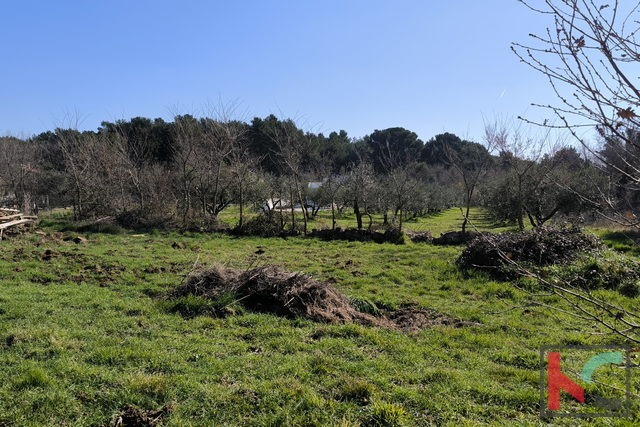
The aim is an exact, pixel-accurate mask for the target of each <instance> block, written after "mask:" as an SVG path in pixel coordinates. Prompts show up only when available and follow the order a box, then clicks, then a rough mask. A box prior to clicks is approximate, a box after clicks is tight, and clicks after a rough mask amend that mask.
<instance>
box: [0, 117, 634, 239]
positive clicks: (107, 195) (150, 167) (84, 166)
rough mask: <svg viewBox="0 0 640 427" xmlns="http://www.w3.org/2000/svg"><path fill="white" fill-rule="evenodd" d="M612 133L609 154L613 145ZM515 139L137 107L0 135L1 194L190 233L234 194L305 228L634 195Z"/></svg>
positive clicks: (553, 206) (550, 208) (582, 164)
mask: <svg viewBox="0 0 640 427" xmlns="http://www.w3.org/2000/svg"><path fill="white" fill-rule="evenodd" d="M615 143H616V141H615V140H608V142H607V144H605V148H604V149H603V150H602V152H601V153H602V154H603V155H605V156H606V155H607V153H609V154H610V155H611V156H615V155H617V154H612V153H618V152H617V151H616V150H612V149H610V147H611V146H613V145H615ZM519 144H520V141H519V140H518V139H517V138H516V139H513V138H512V137H510V136H509V135H507V134H506V133H504V132H503V133H500V132H493V133H492V132H487V137H486V138H485V140H484V141H483V143H478V142H473V141H466V140H463V139H461V138H459V137H457V136H456V135H453V134H450V133H443V134H440V135H436V136H434V137H433V138H431V139H430V140H429V141H427V142H426V143H425V142H423V141H422V140H420V139H419V138H418V136H417V135H416V133H414V132H411V131H409V130H407V129H404V128H400V127H396V128H389V129H383V130H375V131H374V132H372V133H371V134H370V135H366V136H364V137H361V138H351V137H349V136H348V134H347V132H346V131H344V130H341V131H339V132H331V133H330V134H329V135H328V136H327V135H324V134H323V133H313V132H311V131H307V130H304V129H301V128H300V127H299V126H298V125H297V124H296V122H294V121H293V120H291V119H284V120H283V119H279V118H277V117H276V116H274V115H270V116H268V117H266V118H264V119H262V118H257V117H256V118H254V119H253V120H252V121H251V122H250V123H246V122H243V121H238V120H227V119H221V118H208V117H202V118H196V117H193V116H191V115H180V116H176V117H174V119H173V121H172V122H166V121H164V120H162V119H154V120H151V119H148V118H142V117H136V118H133V119H130V120H118V121H116V122H102V124H101V126H100V127H99V128H98V129H97V130H96V131H84V132H79V131H77V130H74V129H61V128H57V129H55V130H53V131H48V132H44V133H41V134H40V135H36V136H33V137H32V138H29V139H27V140H23V139H18V138H14V137H3V138H0V203H2V204H4V205H10V206H16V207H18V208H20V209H22V210H23V211H25V212H30V211H34V210H35V211H37V210H40V209H46V208H52V207H61V206H72V207H73V212H74V217H75V219H77V220H96V219H100V218H107V217H108V218H111V219H112V220H113V221H116V222H117V223H119V224H121V225H123V226H127V227H133V228H145V227H161V228H181V229H193V228H195V229H211V228H215V227H216V226H218V222H217V215H218V214H219V213H220V212H222V211H223V210H224V209H225V208H227V207H228V206H230V205H232V204H233V205H237V206H239V207H240V217H239V224H238V228H239V230H240V231H241V230H242V229H243V227H245V226H246V224H245V219H244V215H245V214H246V213H247V212H249V211H252V212H253V211H256V210H257V211H263V212H265V213H267V214H269V215H271V216H274V215H276V214H277V215H278V221H279V222H280V225H281V226H282V228H286V229H288V230H290V231H293V232H295V231H298V230H299V231H306V230H307V222H308V220H309V218H311V217H312V216H313V215H315V214H316V213H317V211H318V209H319V208H321V207H324V208H327V209H328V208H330V209H331V211H332V213H333V215H334V218H335V216H336V215H338V214H340V213H341V211H342V210H343V209H344V208H346V207H348V208H351V209H353V210H354V211H355V213H356V217H357V224H354V225H357V226H358V228H362V227H363V226H366V221H365V222H364V224H363V217H365V218H366V217H367V216H369V215H371V214H372V213H379V214H383V215H384V218H385V221H386V222H387V223H388V224H389V227H399V228H401V227H402V222H403V221H404V220H406V218H408V217H410V216H416V215H421V214H424V213H427V212H430V211H438V210H441V209H445V208H449V207H451V206H456V205H459V206H465V207H467V208H468V207H469V206H471V205H472V204H473V205H482V206H485V207H487V208H488V209H489V210H490V212H492V214H493V215H494V216H495V217H496V219H501V220H509V221H519V223H520V224H521V225H522V226H523V225H524V222H525V221H530V222H531V223H532V224H534V225H536V226H537V225H541V224H543V223H544V222H546V221H548V220H549V219H550V218H551V217H554V216H555V215H557V214H561V215H565V216H568V217H569V216H576V215H581V216H586V215H587V214H589V213H590V212H593V211H594V209H599V208H603V205H602V200H607V203H610V202H611V201H614V203H618V204H620V203H628V204H634V203H637V202H635V200H638V198H637V197H636V196H637V195H636V194H635V193H633V192H625V191H622V190H621V188H623V187H620V186H617V187H616V194H608V195H603V194H596V193H595V190H594V189H595V188H602V186H600V185H597V186H596V185H593V183H594V182H597V183H601V182H603V180H606V179H611V177H613V179H615V176H616V174H615V171H612V170H607V169H605V168H603V167H600V163H599V162H597V161H594V160H592V159H588V158H586V156H584V155H581V154H580V153H578V152H577V151H576V150H575V149H574V148H571V147H563V148H558V149H556V150H554V151H553V152H543V151H542V150H538V151H536V150H531V149H529V150H527V151H519ZM532 153H533V154H532ZM310 183H311V184H310ZM590 183H591V184H590ZM598 206H600V207H598ZM605 207H606V206H605ZM300 210H301V211H302V212H303V213H304V215H299V214H296V213H297V212H300ZM300 218H302V219H300Z"/></svg>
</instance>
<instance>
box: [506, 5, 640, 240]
mask: <svg viewBox="0 0 640 427" xmlns="http://www.w3.org/2000/svg"><path fill="white" fill-rule="evenodd" d="M519 1H520V2H521V3H523V4H525V5H526V6H527V7H528V8H529V9H531V10H532V11H534V12H538V13H541V14H544V15H547V16H549V17H550V18H552V19H553V26H552V27H551V28H548V29H547V31H546V33H545V34H530V36H531V37H532V38H533V43H531V44H520V43H514V45H513V47H512V49H513V51H514V52H515V53H516V55H517V56H518V57H519V58H520V60H521V61H523V62H524V63H526V64H528V65H529V66H530V67H532V68H533V69H535V70H537V71H539V72H540V73H542V74H543V75H544V76H545V77H546V78H547V79H548V80H549V82H550V84H551V86H552V88H553V90H554V91H555V93H556V95H557V96H558V99H559V103H558V104H557V105H554V106H552V105H540V104H533V105H536V106H539V107H543V108H546V109H549V110H550V111H551V112H552V113H553V115H554V116H555V119H556V120H557V122H558V123H557V124H551V121H548V120H545V121H543V122H542V123H537V124H540V125H542V126H547V127H556V128H562V129H566V130H568V131H569V132H570V133H571V134H572V135H573V136H574V137H575V138H576V139H577V140H578V141H579V142H580V143H581V144H582V145H583V146H584V147H585V148H586V149H587V150H589V152H590V153H591V155H592V156H594V158H596V159H598V160H599V161H600V162H601V163H602V164H603V165H606V167H607V168H608V169H609V170H612V171H616V172H617V173H618V174H620V175H621V176H624V177H626V181H625V183H624V185H626V186H628V187H633V188H634V189H638V188H639V187H640V156H639V154H640V150H639V149H640V140H639V139H638V138H636V137H635V136H634V133H636V132H637V130H638V129H639V127H640V116H638V114H637V113H636V112H635V111H634V109H636V108H637V107H638V106H640V86H638V84H637V67H638V63H639V62H640V51H639V44H638V42H637V40H636V36H637V33H638V31H639V30H640V25H638V20H637V17H636V14H637V12H638V11H640V2H636V1H629V2H621V1H618V0H613V1H610V2H606V3H605V2H603V3H602V4H596V3H595V2H594V1H593V0H545V1H544V7H536V6H534V5H533V3H532V2H530V1H528V0H519ZM525 120H527V119H525ZM589 129H594V130H595V131H596V132H597V133H598V134H599V135H600V136H602V137H603V138H614V139H616V140H617V141H618V143H617V146H616V147H617V148H616V150H617V151H618V154H617V156H616V157H617V159H618V160H619V161H612V158H611V157H607V156H606V155H605V154H604V153H603V152H602V151H600V150H598V149H596V148H594V147H592V146H591V145H590V144H589V141H588V140H587V137H588V134H587V136H585V131H586V130H589ZM602 190H603V191H602V194H603V195H606V193H607V192H606V191H605V189H602ZM597 203H598V204H604V205H606V206H608V207H609V208H611V210H612V212H613V216H610V218H611V219H613V220H615V221H617V222H619V223H621V224H625V225H628V226H633V227H635V228H638V227H640V221H639V220H638V215H636V213H638V214H640V212H633V211H628V210H626V209H624V208H620V206H618V205H617V204H616V203H615V200H611V199H609V198H606V197H605V198H602V199H601V200H599V201H597ZM635 209H638V206H636V207H635ZM601 212H604V211H603V210H602V211H601Z"/></svg>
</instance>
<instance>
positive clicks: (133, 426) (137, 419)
mask: <svg viewBox="0 0 640 427" xmlns="http://www.w3.org/2000/svg"><path fill="white" fill-rule="evenodd" d="M171 412H173V406H172V405H165V406H163V407H162V408H161V409H157V410H149V411H141V410H140V409H138V408H136V407H135V406H133V405H127V406H125V407H124V409H123V410H122V412H121V413H119V414H118V415H116V416H115V417H113V421H112V423H111V425H112V426H116V427H118V426H122V427H150V426H155V425H158V423H160V422H161V421H162V420H163V419H164V418H165V417H166V416H167V415H169V414H170V413H171Z"/></svg>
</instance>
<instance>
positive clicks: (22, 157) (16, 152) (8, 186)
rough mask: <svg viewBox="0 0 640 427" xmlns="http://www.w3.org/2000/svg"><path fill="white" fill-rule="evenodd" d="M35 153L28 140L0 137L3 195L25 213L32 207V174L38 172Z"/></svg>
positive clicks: (0, 173) (0, 177) (35, 150)
mask: <svg viewBox="0 0 640 427" xmlns="http://www.w3.org/2000/svg"><path fill="white" fill-rule="evenodd" d="M37 154H38V152H37V149H36V147H35V146H34V144H33V143H31V142H29V141H23V140H21V139H18V138H13V137H0V183H4V185H3V186H4V187H5V190H4V193H5V195H7V196H9V198H10V199H11V200H12V201H13V202H14V203H15V205H16V206H17V207H18V209H20V210H21V211H23V212H25V213H30V212H31V209H32V207H33V206H32V205H33V202H32V200H31V199H32V197H33V196H34V195H35V194H34V193H35V188H34V181H35V180H34V178H35V177H34V175H35V174H37V173H38V172H39V171H38V170H37V168H38V163H39V160H38V156H37Z"/></svg>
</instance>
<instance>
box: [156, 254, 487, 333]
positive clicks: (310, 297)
mask: <svg viewBox="0 0 640 427" xmlns="http://www.w3.org/2000/svg"><path fill="white" fill-rule="evenodd" d="M229 293H233V295H235V300H236V301H238V302H240V303H241V304H242V306H243V307H245V308H247V309H249V310H252V311H258V312H265V313H273V314H276V315H279V316H284V317H290V318H295V317H304V318H307V319H311V320H313V321H316V322H321V323H349V322H353V323H358V324H361V325H368V326H380V327H383V328H387V329H393V330H398V331H405V332H409V331H418V330H420V329H424V328H427V327H431V326H434V325H442V324H446V325H454V326H456V327H457V326H466V325H467V324H468V325H469V326H471V325H477V324H475V323H473V324H472V323H470V322H467V323H465V322H460V321H456V320H455V319H452V318H449V317H446V316H442V315H438V314H436V313H435V312H432V311H427V310H423V309H420V308H417V307H407V308H403V309H400V310H396V311H381V312H380V316H372V315H370V314H366V313H361V312H359V311H357V310H356V309H355V308H354V307H353V306H352V305H351V304H350V302H349V298H347V297H346V296H345V295H344V294H342V293H341V292H340V291H339V290H338V289H336V288H335V287H334V286H333V285H331V284H330V283H327V282H321V281H318V280H315V279H313V278H312V277H311V276H309V275H307V274H303V273H291V272H288V271H284V270H282V269H280V268H278V267H275V266H267V267H261V268H255V269H251V270H244V271H243V270H234V269H230V268H224V267H216V268H213V269H210V270H202V271H198V272H194V273H192V274H191V275H189V276H188V277H187V279H186V280H185V281H184V282H183V284H182V285H180V286H179V287H178V288H176V289H174V290H173V291H172V292H171V293H170V294H169V295H168V298H169V299H176V298H180V297H186V296H190V295H193V296H196V297H201V298H206V299H209V300H217V299H219V298H222V297H223V296H225V295H229Z"/></svg>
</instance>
